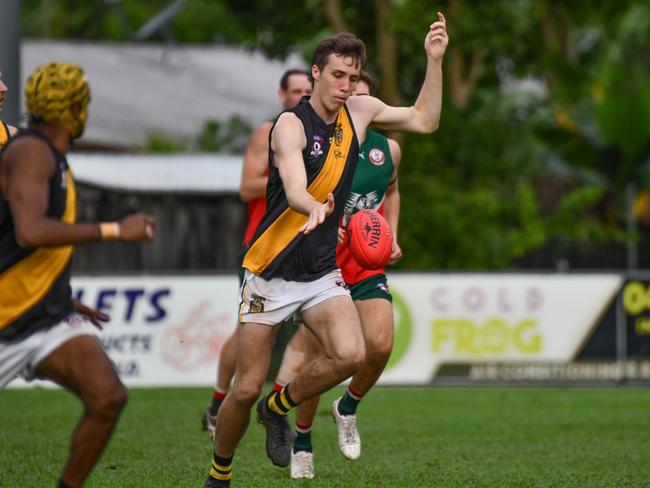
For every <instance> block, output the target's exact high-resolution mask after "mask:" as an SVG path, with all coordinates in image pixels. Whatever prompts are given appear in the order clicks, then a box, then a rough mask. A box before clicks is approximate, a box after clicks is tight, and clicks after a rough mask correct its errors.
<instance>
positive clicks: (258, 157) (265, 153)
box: [239, 122, 273, 202]
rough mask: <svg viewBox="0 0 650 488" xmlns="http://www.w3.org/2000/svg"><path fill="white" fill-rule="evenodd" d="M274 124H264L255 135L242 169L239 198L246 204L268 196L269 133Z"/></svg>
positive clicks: (247, 150) (249, 144)
mask: <svg viewBox="0 0 650 488" xmlns="http://www.w3.org/2000/svg"><path fill="white" fill-rule="evenodd" d="M271 127H273V124H272V123H271V122H264V123H263V124H262V125H260V126H259V127H258V128H257V130H256V131H255V132H254V133H253V136H252V137H251V140H250V142H249V143H248V147H247V148H246V154H245V155H244V165H243V167H242V174H241V184H240V186H239V196H240V197H241V199H242V200H243V201H244V202H249V201H251V200H253V199H255V198H262V197H264V196H265V195H266V182H267V180H268V176H267V175H266V169H267V166H268V164H269V132H271Z"/></svg>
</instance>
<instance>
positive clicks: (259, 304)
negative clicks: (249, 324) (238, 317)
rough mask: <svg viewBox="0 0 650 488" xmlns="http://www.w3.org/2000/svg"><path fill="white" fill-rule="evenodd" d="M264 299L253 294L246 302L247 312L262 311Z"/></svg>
mask: <svg viewBox="0 0 650 488" xmlns="http://www.w3.org/2000/svg"><path fill="white" fill-rule="evenodd" d="M265 301H266V298H264V297H261V296H259V295H255V294H253V297H252V299H251V301H250V303H249V304H248V312H249V313H262V312H263V311H264V302H265Z"/></svg>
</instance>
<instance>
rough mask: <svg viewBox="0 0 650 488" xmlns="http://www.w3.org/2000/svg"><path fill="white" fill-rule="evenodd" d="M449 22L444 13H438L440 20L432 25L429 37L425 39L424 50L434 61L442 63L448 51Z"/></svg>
mask: <svg viewBox="0 0 650 488" xmlns="http://www.w3.org/2000/svg"><path fill="white" fill-rule="evenodd" d="M448 42H449V36H448V35H447V21H446V20H445V16H444V15H442V12H438V20H437V21H436V22H434V23H433V24H431V26H430V27H429V32H428V34H427V37H425V39H424V49H425V51H426V52H427V54H428V55H429V56H430V57H431V59H433V60H434V61H440V60H441V59H442V57H443V56H444V54H445V50H446V49H447V43H448Z"/></svg>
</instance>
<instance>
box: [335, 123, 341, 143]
mask: <svg viewBox="0 0 650 488" xmlns="http://www.w3.org/2000/svg"><path fill="white" fill-rule="evenodd" d="M334 142H335V143H336V145H337V146H340V145H341V143H342V142H343V126H342V125H341V124H340V123H338V124H336V129H334Z"/></svg>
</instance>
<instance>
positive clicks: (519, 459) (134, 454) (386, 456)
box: [0, 388, 650, 488]
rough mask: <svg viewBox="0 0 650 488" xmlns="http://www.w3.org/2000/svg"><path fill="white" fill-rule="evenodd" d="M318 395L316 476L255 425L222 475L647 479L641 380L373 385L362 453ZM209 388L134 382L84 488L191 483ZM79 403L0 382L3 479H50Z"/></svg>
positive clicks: (528, 483) (267, 481)
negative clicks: (274, 454)
mask: <svg viewBox="0 0 650 488" xmlns="http://www.w3.org/2000/svg"><path fill="white" fill-rule="evenodd" d="M341 391H342V390H341V389H338V390H335V391H333V392H330V393H328V394H327V395H325V397H324V400H323V401H322V402H321V406H320V409H319V414H318V417H317V419H316V423H315V429H314V433H313V440H314V455H315V461H316V474H317V478H316V479H315V480H312V481H310V480H300V481H291V480H290V479H289V469H288V468H287V469H279V468H276V467H274V466H272V465H271V462H270V461H269V460H268V459H267V458H266V455H265V453H264V437H263V429H262V428H261V427H260V426H258V425H256V424H254V423H252V424H251V426H250V428H249V430H248V432H247V434H246V436H245V437H244V439H243V441H242V443H241V445H240V448H239V450H238V452H237V454H236V456H235V459H234V480H233V487H260V488H261V487H280V486H295V487H313V488H316V487H319V488H320V487H328V488H331V487H352V488H357V487H400V488H420V487H433V486H436V487H547V486H548V487H589V488H594V487H607V488H609V487H623V486H629V487H635V488H636V487H643V486H650V462H649V459H650V456H649V454H650V413H649V412H650V408H649V407H650V390H636V389H544V388H540V389H515V388H512V389H500V388H499V389H497V388H494V389H440V388H422V389H417V388H375V389H374V390H373V391H372V392H371V393H370V394H369V395H368V396H367V397H366V398H365V399H364V401H363V402H362V404H361V407H360V409H359V412H358V413H359V428H360V433H361V437H362V440H363V450H362V456H361V459H360V460H358V461H356V462H349V461H347V460H345V459H344V458H343V457H342V456H341V454H340V453H339V451H338V447H337V444H336V430H335V427H334V424H333V422H332V420H331V418H330V416H329V405H330V403H331V401H332V400H333V399H334V398H335V396H336V395H338V394H340V393H341ZM209 396H210V392H209V390H208V389H165V390H163V389H133V390H131V391H130V399H129V404H128V406H127V408H126V410H125V412H124V415H123V416H122V419H121V422H120V424H119V425H118V428H117V431H116V432H115V434H114V436H113V439H112V441H111V443H110V445H109V448H108V449H107V451H106V452H105V453H104V456H103V457H102V458H101V460H100V462H99V464H98V466H97V467H96V468H95V471H94V473H93V475H92V476H91V478H90V479H89V481H88V483H87V485H86V486H88V487H102V488H104V487H120V488H121V487H137V488H140V487H197V488H198V487H201V486H203V481H204V479H205V476H206V474H207V470H208V468H209V464H210V459H211V455H212V446H211V443H210V441H209V438H208V435H207V433H205V432H202V431H200V428H199V426H200V416H201V412H202V409H203V408H204V407H205V406H206V404H207V402H208V398H209ZM80 411H81V408H80V404H79V402H78V401H77V400H76V398H74V397H73V396H72V395H70V394H69V393H67V392H64V391H61V390H44V389H35V390H8V391H4V392H2V393H0V486H1V487H11V488H15V487H19V488H21V487H36V486H39V487H40V486H44V487H50V486H51V487H54V486H55V480H56V479H57V478H58V474H59V472H60V469H61V466H62V465H63V462H64V460H65V457H66V453H67V442H68V438H69V435H70V432H71V430H72V428H73V426H74V424H75V422H76V419H77V417H78V415H79V414H80Z"/></svg>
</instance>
